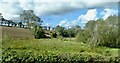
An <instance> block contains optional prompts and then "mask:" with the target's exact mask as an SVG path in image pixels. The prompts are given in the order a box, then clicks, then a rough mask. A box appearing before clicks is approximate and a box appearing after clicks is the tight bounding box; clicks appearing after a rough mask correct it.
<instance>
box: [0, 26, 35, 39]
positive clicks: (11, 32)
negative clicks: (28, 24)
mask: <svg viewBox="0 0 120 63" xmlns="http://www.w3.org/2000/svg"><path fill="white" fill-rule="evenodd" d="M0 27H2V36H4V35H5V34H7V35H8V36H10V37H12V38H33V35H32V33H31V32H30V31H29V30H28V29H24V28H16V27H5V26H0Z"/></svg>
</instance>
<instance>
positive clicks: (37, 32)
mask: <svg viewBox="0 0 120 63" xmlns="http://www.w3.org/2000/svg"><path fill="white" fill-rule="evenodd" d="M44 34H45V31H44V30H43V29H42V28H41V27H36V28H35V31H34V37H35V38H37V39H40V38H44V37H45V36H44Z"/></svg>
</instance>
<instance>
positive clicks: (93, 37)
mask: <svg viewBox="0 0 120 63" xmlns="http://www.w3.org/2000/svg"><path fill="white" fill-rule="evenodd" d="M118 38H119V35H118V17H117V16H110V17H108V18H107V19H106V20H102V19H98V20H96V21H93V20H92V21H89V22H88V23H86V26H85V29H84V31H80V32H79V33H78V34H77V36H76V41H79V42H84V43H89V44H90V45H91V46H106V47H113V48H120V46H119V45H120V43H119V41H118Z"/></svg>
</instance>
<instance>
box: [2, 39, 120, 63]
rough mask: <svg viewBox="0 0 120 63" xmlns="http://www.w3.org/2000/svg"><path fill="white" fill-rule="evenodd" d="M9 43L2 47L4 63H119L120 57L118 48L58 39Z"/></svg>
mask: <svg viewBox="0 0 120 63" xmlns="http://www.w3.org/2000/svg"><path fill="white" fill-rule="evenodd" d="M8 44H9V43H6V44H3V47H2V63H94V62H101V63H110V62H111V63H119V59H120V57H118V56H117V55H116V54H118V51H117V49H114V50H112V49H110V48H105V47H104V48H102V47H99V48H97V47H95V48H89V47H88V46H87V45H86V44H82V43H79V42H77V43H75V42H71V41H69V42H64V41H59V40H58V39H40V40H38V39H29V40H27V39H23V40H14V41H13V42H12V43H10V44H9V45H8ZM6 45H7V46H6ZM113 51H114V53H113ZM111 52H112V53H111Z"/></svg>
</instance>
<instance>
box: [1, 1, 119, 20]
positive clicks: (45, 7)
mask: <svg viewBox="0 0 120 63" xmlns="http://www.w3.org/2000/svg"><path fill="white" fill-rule="evenodd" d="M118 1H119V0H92V1H91V0H2V1H1V2H0V12H2V13H3V16H4V17H5V18H7V19H11V18H14V17H12V15H19V14H20V13H22V10H28V9H31V10H34V12H35V14H36V15H38V16H41V15H51V14H52V15H59V14H63V13H66V12H70V11H73V10H76V9H82V8H96V7H103V8H106V7H108V8H109V7H110V8H111V7H113V8H114V7H115V6H117V2H118ZM110 2H112V3H110Z"/></svg>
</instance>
